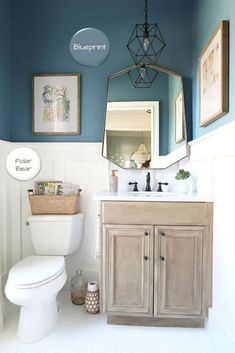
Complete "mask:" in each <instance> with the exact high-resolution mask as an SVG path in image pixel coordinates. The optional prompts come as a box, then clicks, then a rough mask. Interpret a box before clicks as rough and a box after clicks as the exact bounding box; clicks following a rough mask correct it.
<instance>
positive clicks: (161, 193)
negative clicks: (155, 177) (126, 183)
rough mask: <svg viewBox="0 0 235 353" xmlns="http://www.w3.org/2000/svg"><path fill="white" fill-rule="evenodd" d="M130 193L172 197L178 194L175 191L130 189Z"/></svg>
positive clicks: (135, 195)
mask: <svg viewBox="0 0 235 353" xmlns="http://www.w3.org/2000/svg"><path fill="white" fill-rule="evenodd" d="M127 194H128V195H130V196H132V197H133V196H134V197H143V196H145V197H146V196H147V197H171V196H177V193H175V192H159V191H128V192H127Z"/></svg>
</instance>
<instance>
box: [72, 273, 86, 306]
mask: <svg viewBox="0 0 235 353" xmlns="http://www.w3.org/2000/svg"><path fill="white" fill-rule="evenodd" d="M86 289H87V281H86V279H85V277H84V276H83V275H82V270H79V272H78V270H77V271H76V276H74V277H73V278H72V280H71V300H72V303H73V304H75V305H81V304H84V303H85V298H86Z"/></svg>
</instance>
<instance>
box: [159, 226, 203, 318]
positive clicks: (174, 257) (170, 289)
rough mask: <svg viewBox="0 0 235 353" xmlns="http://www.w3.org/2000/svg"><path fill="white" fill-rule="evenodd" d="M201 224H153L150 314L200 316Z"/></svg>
mask: <svg viewBox="0 0 235 353" xmlns="http://www.w3.org/2000/svg"><path fill="white" fill-rule="evenodd" d="M203 230H204V228H203V227H183V226H177V227H156V232H155V237H156V238H155V241H156V243H155V288H154V289H155V291H154V295H155V299H154V301H155V303H154V304H155V307H154V315H160V316H172V315H176V316H178V315H186V316H187V315H201V313H202V240H203Z"/></svg>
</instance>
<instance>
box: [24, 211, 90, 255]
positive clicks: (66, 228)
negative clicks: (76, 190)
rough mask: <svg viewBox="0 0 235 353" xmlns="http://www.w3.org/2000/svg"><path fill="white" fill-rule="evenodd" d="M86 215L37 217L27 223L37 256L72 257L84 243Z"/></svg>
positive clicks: (31, 217) (32, 217)
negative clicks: (82, 242)
mask: <svg viewBox="0 0 235 353" xmlns="http://www.w3.org/2000/svg"><path fill="white" fill-rule="evenodd" d="M83 220H84V214H82V213H78V214H75V215H35V216H29V217H28V219H27V221H28V225H29V231H30V235H31V239H32V243H33V247H34V250H35V253H36V254H37V255H63V256H66V255H70V254H73V253H75V252H76V251H77V250H78V248H79V246H80V244H81V241H82V236H83Z"/></svg>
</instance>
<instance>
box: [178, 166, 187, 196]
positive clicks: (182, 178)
mask: <svg viewBox="0 0 235 353" xmlns="http://www.w3.org/2000/svg"><path fill="white" fill-rule="evenodd" d="M189 177H190V172H189V171H188V170H184V169H179V170H178V172H177V173H176V176H175V179H176V180H178V182H177V191H178V192H188V187H189V185H188V183H187V182H186V179H188V178H189Z"/></svg>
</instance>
